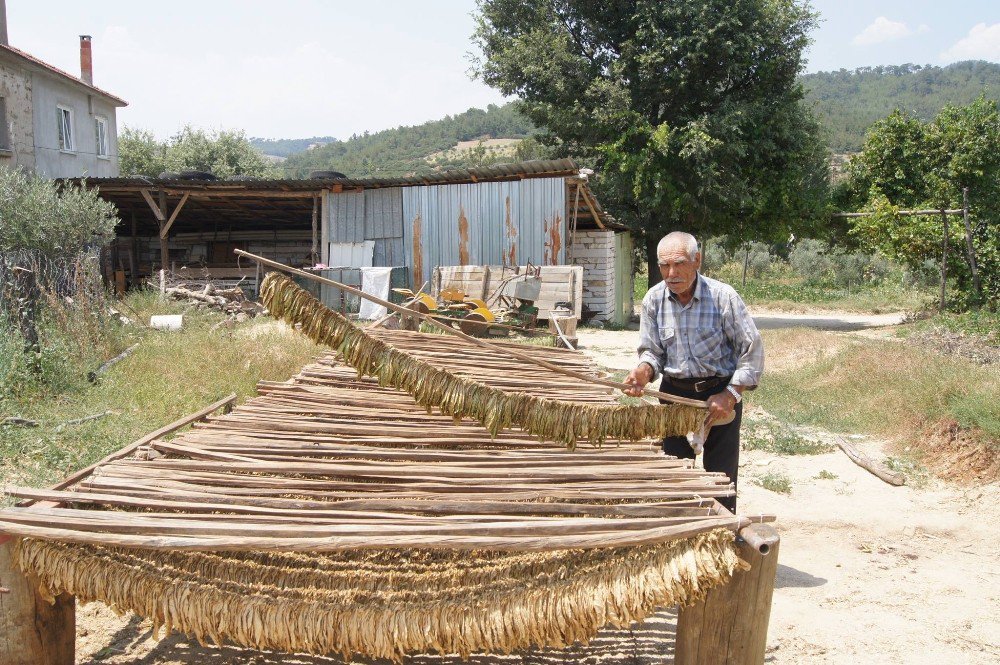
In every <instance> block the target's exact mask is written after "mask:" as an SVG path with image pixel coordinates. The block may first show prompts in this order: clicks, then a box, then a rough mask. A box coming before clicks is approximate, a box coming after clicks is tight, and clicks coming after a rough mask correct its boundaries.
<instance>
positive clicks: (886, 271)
mask: <svg viewBox="0 0 1000 665" xmlns="http://www.w3.org/2000/svg"><path fill="white" fill-rule="evenodd" d="M788 262H789V263H790V264H791V267H792V269H793V270H794V271H795V273H796V274H797V275H798V276H799V277H801V278H802V279H803V280H804V281H805V283H806V284H809V285H811V286H835V287H840V288H843V287H850V286H858V285H861V284H878V283H880V282H881V281H882V280H883V279H885V278H886V277H888V276H889V275H890V274H891V273H892V264H890V263H889V261H888V260H886V259H885V258H884V257H882V256H879V255H878V254H870V253H865V252H852V253H847V252H845V251H843V250H842V249H839V248H834V247H830V246H829V245H827V244H826V243H824V242H822V241H820V240H814V239H811V238H806V239H804V240H800V241H799V242H797V243H796V244H795V246H794V247H793V248H792V251H791V252H790V253H789V255H788Z"/></svg>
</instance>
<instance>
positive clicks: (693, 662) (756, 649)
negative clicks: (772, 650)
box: [674, 524, 780, 665]
mask: <svg viewBox="0 0 1000 665" xmlns="http://www.w3.org/2000/svg"><path fill="white" fill-rule="evenodd" d="M744 531H749V532H751V533H752V534H753V536H754V539H760V541H762V542H766V543H767V547H766V548H763V549H765V550H766V551H767V553H766V554H761V549H762V548H761V547H760V546H759V545H758V546H756V547H755V546H751V545H750V544H749V543H747V542H741V541H737V548H738V550H739V557H740V558H741V559H743V560H744V561H746V562H747V563H749V564H750V570H747V571H742V570H737V571H736V572H735V573H734V574H733V578H732V580H730V582H729V584H726V585H724V586H720V587H715V588H714V589H712V590H710V591H709V592H708V595H707V596H706V597H705V599H704V600H702V601H699V602H697V603H695V604H694V605H691V606H690V607H683V608H681V611H680V614H679V615H678V617H677V642H676V648H675V651H674V663H675V664H676V665H704V664H705V663H727V665H759V664H760V663H763V662H764V650H765V648H766V647H767V625H768V622H769V620H770V618H771V596H772V595H773V594H774V578H775V574H776V572H777V569H778V545H779V542H780V539H779V537H778V532H777V531H775V530H774V528H772V527H771V526H770V525H768V524H751V525H750V526H748V527H746V528H745V529H744Z"/></svg>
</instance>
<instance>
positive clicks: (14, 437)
mask: <svg viewBox="0 0 1000 665" xmlns="http://www.w3.org/2000/svg"><path fill="white" fill-rule="evenodd" d="M122 309H123V310H124V311H127V312H129V313H130V314H132V315H133V316H135V315H136V314H137V315H138V317H137V318H138V320H140V321H146V322H148V321H149V316H150V315H151V314H168V313H180V311H183V310H180V309H179V307H178V306H177V305H175V304H172V303H160V302H158V300H157V299H156V298H155V296H152V295H149V294H137V295H133V296H130V298H129V300H128V301H127V307H123V308H122ZM130 310H131V311H130ZM133 312H134V313H133ZM220 320H221V316H220V315H218V314H216V313H213V312H200V311H190V312H188V313H187V315H186V316H185V327H184V329H183V330H181V331H178V332H159V331H153V330H148V329H144V328H139V329H137V330H135V331H134V333H133V339H135V340H137V341H139V347H138V349H137V350H136V351H135V353H133V354H132V355H131V356H129V357H128V358H127V359H126V360H124V361H122V362H121V363H119V364H117V365H115V366H114V367H113V368H112V369H111V371H110V372H109V373H108V374H106V375H105V376H104V378H103V379H102V380H101V382H100V383H98V384H97V385H91V384H89V383H87V382H86V380H85V379H83V378H82V377H83V376H85V374H86V371H87V370H89V369H93V366H92V365H91V363H89V362H88V363H86V364H81V365H80V367H78V368H77V371H78V372H79V373H80V375H81V379H80V380H79V381H77V382H75V383H73V384H72V385H70V386H69V387H67V388H66V389H65V390H62V391H59V392H54V391H52V390H43V389H40V390H38V391H36V392H32V393H27V394H24V395H19V396H18V397H17V398H16V399H13V400H8V401H5V402H4V403H3V409H2V411H3V413H2V414H0V415H17V416H22V417H25V418H30V419H33V420H37V421H40V422H41V426H40V427H37V428H23V427H0V479H3V480H4V481H5V482H17V483H26V484H32V485H41V484H47V483H51V482H54V481H55V480H57V479H59V478H61V477H64V476H66V475H67V474H68V473H69V472H71V471H73V470H74V469H78V468H81V467H84V466H86V465H88V464H90V463H92V462H94V461H96V460H98V459H101V458H102V457H104V456H105V455H107V454H108V453H110V452H112V451H114V450H117V449H119V448H121V447H122V446H124V445H126V444H128V443H129V442H131V441H134V440H135V439H137V438H139V437H141V436H142V435H144V434H146V433H147V432H150V431H152V430H154V429H156V428H158V427H161V426H162V425H165V424H167V423H169V422H172V421H174V420H176V419H178V418H180V417H181V416H184V415H186V414H188V413H191V412H192V411H197V410H198V409H200V408H202V407H203V406H205V405H206V404H209V403H211V402H213V401H215V400H218V399H220V398H221V397H224V396H225V395H227V394H229V393H231V392H235V393H236V394H237V395H238V398H239V399H240V400H241V401H242V400H243V399H245V398H247V397H249V396H252V395H253V394H255V387H256V384H257V382H258V381H259V380H262V379H264V380H284V379H287V378H289V377H290V376H292V375H293V374H294V373H295V372H296V371H297V370H298V369H299V368H300V367H301V366H302V365H304V364H305V363H306V362H307V361H308V360H309V359H311V358H312V357H314V356H315V355H317V354H318V353H319V347H317V346H316V345H315V344H313V342H311V341H310V340H308V339H307V338H306V337H305V336H303V335H299V334H297V333H292V332H291V331H290V330H289V329H288V328H287V327H281V326H276V325H275V323H274V321H272V320H271V319H260V320H258V321H250V322H247V323H245V324H242V325H239V326H237V327H236V328H235V329H232V330H221V329H220V330H218V331H215V332H213V331H212V330H211V328H212V326H213V325H214V324H215V323H217V322H218V321H220ZM109 410H110V411H112V412H113V414H112V415H110V416H107V417H104V418H101V419H99V420H93V421H89V422H86V423H83V424H80V425H76V426H70V427H64V428H61V429H60V428H59V425H60V424H62V423H65V422H66V421H68V420H72V419H75V418H81V417H84V416H88V415H92V414H96V413H101V412H104V411H109Z"/></svg>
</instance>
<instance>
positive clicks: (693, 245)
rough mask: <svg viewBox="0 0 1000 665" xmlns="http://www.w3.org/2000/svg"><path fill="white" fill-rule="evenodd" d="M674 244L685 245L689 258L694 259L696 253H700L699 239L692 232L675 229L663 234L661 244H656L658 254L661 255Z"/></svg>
mask: <svg viewBox="0 0 1000 665" xmlns="http://www.w3.org/2000/svg"><path fill="white" fill-rule="evenodd" d="M673 245H683V246H684V249H685V251H687V255H688V258H689V259H691V260H692V261H694V257H695V255H696V254H697V253H698V241H697V240H696V239H695V237H694V236H693V235H691V234H690V233H684V232H683V231H673V232H671V233H668V234H667V235H665V236H663V238H661V239H660V242H659V244H657V245H656V255H657V256H660V254H662V253H663V252H664V251H666V249H667V247H670V246H673Z"/></svg>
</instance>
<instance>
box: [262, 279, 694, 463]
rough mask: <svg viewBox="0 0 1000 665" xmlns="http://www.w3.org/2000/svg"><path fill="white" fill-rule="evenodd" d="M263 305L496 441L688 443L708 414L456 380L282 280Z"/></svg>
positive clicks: (365, 371)
mask: <svg viewBox="0 0 1000 665" xmlns="http://www.w3.org/2000/svg"><path fill="white" fill-rule="evenodd" d="M261 300H262V301H263V303H264V305H265V306H266V307H267V309H268V311H270V313H271V315H272V316H274V317H275V318H280V319H284V320H285V321H286V322H288V323H290V324H293V325H295V324H299V325H301V329H302V332H303V333H304V334H305V335H307V336H308V337H309V338H310V339H312V340H313V341H315V342H317V343H320V344H326V345H328V346H330V347H332V348H334V349H336V350H337V351H338V353H339V354H340V355H341V357H343V359H344V361H345V362H347V364H349V365H350V366H351V367H353V368H354V369H355V370H357V372H358V375H359V376H372V377H375V378H377V379H378V381H379V385H381V386H389V387H393V388H397V389H399V390H403V391H405V392H407V393H409V394H410V395H412V396H413V398H414V400H416V402H417V404H419V405H421V406H423V407H425V408H426V409H427V411H428V413H430V411H431V409H432V408H435V407H436V408H437V409H439V410H440V411H441V412H442V413H444V414H447V415H449V416H452V417H453V418H455V419H456V420H458V419H460V418H463V417H468V418H472V419H474V420H476V421H478V422H479V423H480V424H482V425H483V427H485V428H486V429H487V430H488V431H489V432H490V435H491V436H496V434H497V433H498V432H500V431H501V430H504V429H507V428H510V427H512V426H518V427H520V428H521V429H523V430H524V431H526V432H529V433H531V434H533V435H535V436H538V437H539V438H540V439H542V440H547V441H555V442H558V443H562V444H564V445H565V446H566V447H567V448H569V449H571V450H572V449H573V448H575V447H576V444H577V442H581V441H586V442H590V443H592V444H595V445H600V444H602V443H603V442H604V441H605V439H621V440H628V441H639V440H642V439H649V438H662V437H664V436H684V435H685V434H687V433H688V432H692V431H695V429H696V428H697V427H698V425H699V424H700V423H701V422H702V421H703V420H704V417H705V410H704V409H701V408H698V407H693V406H688V405H682V404H662V405H653V404H645V405H638V406H629V405H612V404H609V405H588V404H576V403H573V402H563V401H558V400H553V399H545V398H541V397H535V396H533V395H528V394H526V393H521V392H508V391H504V390H500V389H497V388H494V387H492V386H489V385H486V384H485V383H481V382H478V381H473V380H471V379H467V378H463V377H459V376H455V375H454V374H452V373H450V372H448V371H446V370H443V369H439V368H437V367H434V366H432V365H430V364H429V363H427V362H425V361H423V360H420V359H418V358H415V357H413V356H411V355H409V354H407V353H404V352H403V351H400V350H399V349H397V348H395V347H393V346H391V345H390V344H387V343H386V342H384V341H382V340H379V339H376V338H374V337H372V336H371V335H369V334H368V333H366V332H365V331H364V330H363V329H362V328H360V327H358V326H356V325H354V324H353V323H351V321H350V320H348V319H347V318H346V317H344V316H342V315H341V314H340V313H338V312H335V311H333V310H331V309H330V308H328V307H326V306H325V305H323V303H321V302H320V301H319V300H317V299H316V298H315V297H313V295H312V294H310V293H309V292H308V291H306V290H305V289H303V288H301V287H300V286H298V285H297V284H295V283H294V282H293V281H292V280H290V279H288V278H287V277H285V276H284V275H280V274H278V273H274V272H272V273H269V274H268V275H267V277H265V278H264V281H263V282H262V283H261Z"/></svg>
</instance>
